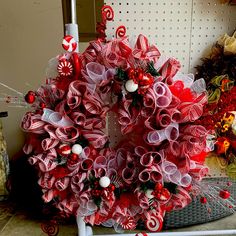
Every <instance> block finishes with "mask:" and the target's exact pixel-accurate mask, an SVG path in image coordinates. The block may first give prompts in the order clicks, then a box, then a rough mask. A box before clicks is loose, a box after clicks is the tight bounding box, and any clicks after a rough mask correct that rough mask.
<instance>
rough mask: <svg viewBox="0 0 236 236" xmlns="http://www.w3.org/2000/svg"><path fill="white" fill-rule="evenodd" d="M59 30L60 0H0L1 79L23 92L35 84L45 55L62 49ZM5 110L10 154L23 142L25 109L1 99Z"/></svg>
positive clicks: (40, 77) (41, 73) (0, 107)
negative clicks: (22, 130)
mask: <svg viewBox="0 0 236 236" xmlns="http://www.w3.org/2000/svg"><path fill="white" fill-rule="evenodd" d="M62 30H63V23H62V13H61V2H60V0H50V1H49V0H38V1H36V0H7V1H4V0H1V1H0V81H1V82H3V83H5V84H7V85H9V86H11V87H13V88H15V89H16V90H18V91H21V92H24V93H25V92H26V91H28V90H32V89H34V88H37V86H38V85H39V84H40V83H42V82H43V81H44V69H45V66H46V64H47V61H48V59H50V57H52V56H54V55H56V54H57V53H58V52H60V51H61V48H60V44H61V38H62V35H63V31H62ZM27 83H28V84H30V85H31V87H30V86H27V85H26V84H27ZM5 91H7V90H5ZM1 92H2V89H1ZM6 110H7V111H8V113H9V117H8V118H3V119H2V122H3V125H4V134H5V138H6V140H7V143H8V152H9V155H10V156H12V154H14V153H15V152H16V151H17V150H19V149H20V147H21V146H22V142H23V135H22V133H21V130H20V128H19V124H20V121H21V117H22V115H23V114H24V112H25V109H22V108H12V107H7V106H5V104H2V103H0V111H6Z"/></svg>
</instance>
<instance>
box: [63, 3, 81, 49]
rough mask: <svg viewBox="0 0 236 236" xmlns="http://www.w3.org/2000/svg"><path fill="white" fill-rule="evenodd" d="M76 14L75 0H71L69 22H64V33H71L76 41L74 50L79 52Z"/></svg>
mask: <svg viewBox="0 0 236 236" xmlns="http://www.w3.org/2000/svg"><path fill="white" fill-rule="evenodd" d="M76 22H77V16H76V0H71V23H69V24H65V31H66V35H71V36H72V37H73V38H74V39H75V41H76V42H77V48H76V50H75V51H76V52H79V29H78V25H77V23H76Z"/></svg>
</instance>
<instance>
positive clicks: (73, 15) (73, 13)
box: [71, 0, 77, 24]
mask: <svg viewBox="0 0 236 236" xmlns="http://www.w3.org/2000/svg"><path fill="white" fill-rule="evenodd" d="M76 21H77V16H76V0H71V23H72V24H77V22H76Z"/></svg>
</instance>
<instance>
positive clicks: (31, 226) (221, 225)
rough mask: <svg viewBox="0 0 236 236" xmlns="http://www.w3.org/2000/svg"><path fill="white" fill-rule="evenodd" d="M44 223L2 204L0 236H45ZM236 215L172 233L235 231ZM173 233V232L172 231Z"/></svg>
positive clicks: (68, 229)
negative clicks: (42, 228)
mask: <svg viewBox="0 0 236 236" xmlns="http://www.w3.org/2000/svg"><path fill="white" fill-rule="evenodd" d="M41 223H42V221H39V220H33V219H31V218H30V217H28V216H26V215H25V214H24V213H23V212H21V211H15V210H13V209H12V208H11V205H9V204H8V203H4V202H0V236H45V235H46V234H44V233H43V232H42V230H41V228H40V224H41ZM235 228H236V214H235V215H231V216H229V217H226V218H224V219H221V220H218V221H214V222H211V223H206V224H201V225H196V226H191V227H186V228H181V229H175V230H172V231H176V232H177V231H195V230H217V229H221V230H222V229H235ZM93 230H94V234H96V235H99V234H109V233H114V231H113V230H112V229H107V228H102V227H94V228H93ZM170 231H171V230H170ZM76 235H77V228H76V225H75V224H69V225H68V224H67V225H60V231H59V234H58V236H76Z"/></svg>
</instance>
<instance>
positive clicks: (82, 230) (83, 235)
mask: <svg viewBox="0 0 236 236" xmlns="http://www.w3.org/2000/svg"><path fill="white" fill-rule="evenodd" d="M76 221H77V226H78V236H87V232H86V224H85V222H84V219H83V217H81V216H78V215H77V217H76Z"/></svg>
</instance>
